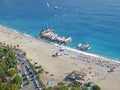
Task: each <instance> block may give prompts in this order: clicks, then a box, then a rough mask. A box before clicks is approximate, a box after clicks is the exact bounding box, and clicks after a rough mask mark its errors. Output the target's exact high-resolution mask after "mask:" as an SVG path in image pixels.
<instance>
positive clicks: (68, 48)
mask: <svg viewBox="0 0 120 90" xmlns="http://www.w3.org/2000/svg"><path fill="white" fill-rule="evenodd" d="M0 26H2V25H0ZM2 27H4V26H2ZM4 28H7V29H9V30H11V31H14V32H16V33H20V32H18V31H16V30H15V29H10V28H8V27H4ZM22 34H23V35H24V36H27V37H32V36H31V35H28V34H25V33H22ZM33 38H34V37H33ZM42 41H43V40H42ZM44 42H46V41H44ZM50 44H53V43H50ZM53 45H55V46H58V47H61V48H65V49H67V50H70V51H74V52H77V53H80V54H84V55H88V56H92V57H96V58H101V59H104V60H108V61H112V62H117V63H120V61H118V60H111V59H108V58H105V57H103V56H99V55H96V54H91V53H87V52H83V51H79V50H76V49H73V48H70V47H66V46H63V45H58V44H53Z"/></svg>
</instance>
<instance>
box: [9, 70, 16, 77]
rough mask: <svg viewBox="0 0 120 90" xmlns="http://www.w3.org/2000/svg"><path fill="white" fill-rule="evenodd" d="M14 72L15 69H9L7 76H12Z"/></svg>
mask: <svg viewBox="0 0 120 90" xmlns="http://www.w3.org/2000/svg"><path fill="white" fill-rule="evenodd" d="M15 73H16V70H15V69H11V70H9V71H8V75H9V76H13V75H15Z"/></svg>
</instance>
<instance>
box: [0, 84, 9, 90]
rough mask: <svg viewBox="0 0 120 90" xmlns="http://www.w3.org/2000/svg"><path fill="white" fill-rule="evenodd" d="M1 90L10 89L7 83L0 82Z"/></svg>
mask: <svg viewBox="0 0 120 90" xmlns="http://www.w3.org/2000/svg"><path fill="white" fill-rule="evenodd" d="M0 90H10V88H9V87H8V85H7V84H0Z"/></svg>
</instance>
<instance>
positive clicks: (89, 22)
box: [0, 0, 120, 60]
mask: <svg viewBox="0 0 120 90" xmlns="http://www.w3.org/2000/svg"><path fill="white" fill-rule="evenodd" d="M47 3H49V5H48V6H47ZM55 6H57V7H58V8H55ZM0 24H2V25H4V26H7V27H10V28H13V29H16V30H17V31H19V32H23V33H27V34H30V35H32V36H35V35H37V34H38V33H39V32H40V30H41V29H42V27H44V28H45V25H50V27H52V28H53V29H55V32H57V33H59V34H60V35H62V36H64V35H65V36H71V37H72V38H73V41H72V43H70V44H69V45H68V46H70V47H75V46H77V44H78V43H80V42H82V43H90V44H91V45H92V48H91V50H89V51H87V52H90V53H94V54H98V55H102V56H105V57H109V58H114V59H119V60H120V0H0Z"/></svg>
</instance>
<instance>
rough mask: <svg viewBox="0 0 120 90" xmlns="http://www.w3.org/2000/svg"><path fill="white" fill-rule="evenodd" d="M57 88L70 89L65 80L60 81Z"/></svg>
mask: <svg viewBox="0 0 120 90" xmlns="http://www.w3.org/2000/svg"><path fill="white" fill-rule="evenodd" d="M57 90H69V89H68V87H67V86H65V84H64V83H63V82H59V83H58V87H57Z"/></svg>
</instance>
